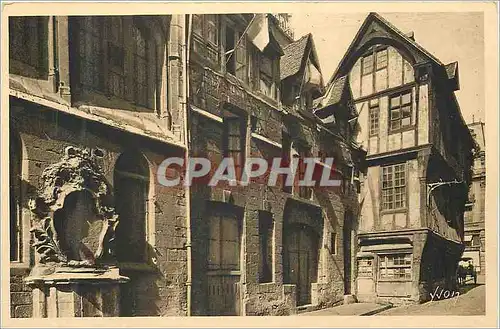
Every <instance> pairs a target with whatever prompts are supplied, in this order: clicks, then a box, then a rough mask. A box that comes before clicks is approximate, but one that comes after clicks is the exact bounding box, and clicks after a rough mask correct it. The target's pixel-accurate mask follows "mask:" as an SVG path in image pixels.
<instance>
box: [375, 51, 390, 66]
mask: <svg viewBox="0 0 500 329" xmlns="http://www.w3.org/2000/svg"><path fill="white" fill-rule="evenodd" d="M375 60H376V63H377V65H376V70H377V71H378V70H383V69H385V68H387V62H388V52H387V49H382V50H379V51H377V52H375Z"/></svg>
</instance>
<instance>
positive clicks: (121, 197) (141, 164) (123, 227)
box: [114, 152, 149, 262]
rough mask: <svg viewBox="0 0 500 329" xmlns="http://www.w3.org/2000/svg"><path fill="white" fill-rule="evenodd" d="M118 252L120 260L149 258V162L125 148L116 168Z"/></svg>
mask: <svg viewBox="0 0 500 329" xmlns="http://www.w3.org/2000/svg"><path fill="white" fill-rule="evenodd" d="M114 190H115V203H116V204H115V206H116V211H117V213H118V215H119V216H120V217H119V221H120V222H119V224H118V226H117V228H116V256H117V260H118V261H120V262H144V261H146V227H147V213H148V192H149V166H148V163H147V161H146V159H145V158H144V157H143V156H142V154H140V153H138V152H125V153H123V154H122V155H120V157H119V158H118V160H117V162H116V165H115V171H114Z"/></svg>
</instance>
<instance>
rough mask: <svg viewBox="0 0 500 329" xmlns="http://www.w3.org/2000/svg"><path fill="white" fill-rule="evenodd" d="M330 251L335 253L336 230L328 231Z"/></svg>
mask: <svg viewBox="0 0 500 329" xmlns="http://www.w3.org/2000/svg"><path fill="white" fill-rule="evenodd" d="M330 253H331V254H332V255H336V254H337V233H336V232H332V233H330Z"/></svg>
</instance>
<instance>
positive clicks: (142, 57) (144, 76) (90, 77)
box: [75, 16, 161, 109]
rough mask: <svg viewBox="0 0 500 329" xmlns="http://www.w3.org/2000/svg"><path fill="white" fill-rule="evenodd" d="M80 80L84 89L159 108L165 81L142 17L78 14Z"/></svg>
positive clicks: (147, 106)
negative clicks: (134, 18)
mask: <svg viewBox="0 0 500 329" xmlns="http://www.w3.org/2000/svg"><path fill="white" fill-rule="evenodd" d="M75 20H76V22H77V26H78V36H79V42H78V45H77V48H78V49H75V53H77V54H78V59H79V74H80V77H79V81H80V84H81V86H82V87H83V88H84V89H87V90H91V91H97V92H99V93H102V94H105V95H106V96H108V97H116V98H118V99H122V100H126V101H129V102H130V103H133V104H135V105H137V106H140V107H144V108H149V109H156V105H157V103H158V101H159V99H157V97H158V95H157V92H156V89H157V86H158V85H159V84H160V83H161V80H160V79H158V75H159V74H161V68H160V67H159V63H158V61H157V59H156V52H157V47H156V44H155V42H154V38H153V36H152V35H151V33H147V32H150V31H148V30H147V29H146V28H145V27H143V25H140V26H139V25H138V24H140V20H132V19H129V18H124V17H120V16H110V17H92V16H91V17H78V18H75Z"/></svg>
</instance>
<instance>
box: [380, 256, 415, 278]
mask: <svg viewBox="0 0 500 329" xmlns="http://www.w3.org/2000/svg"><path fill="white" fill-rule="evenodd" d="M379 277H380V278H381V279H396V280H411V254H396V255H381V256H380V258H379Z"/></svg>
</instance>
